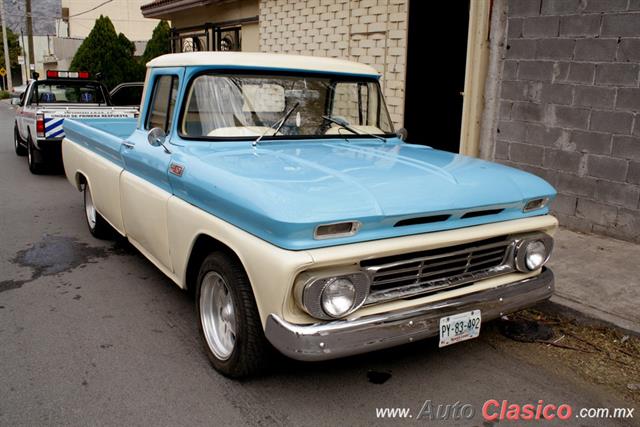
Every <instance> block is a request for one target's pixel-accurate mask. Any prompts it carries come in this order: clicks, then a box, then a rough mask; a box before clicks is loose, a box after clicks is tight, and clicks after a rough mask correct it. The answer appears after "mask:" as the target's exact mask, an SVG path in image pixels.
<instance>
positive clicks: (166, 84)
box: [120, 69, 180, 272]
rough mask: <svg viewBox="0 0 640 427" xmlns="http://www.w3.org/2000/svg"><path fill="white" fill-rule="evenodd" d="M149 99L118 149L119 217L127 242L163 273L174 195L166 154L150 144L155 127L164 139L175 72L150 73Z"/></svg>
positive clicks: (176, 77)
mask: <svg viewBox="0 0 640 427" xmlns="http://www.w3.org/2000/svg"><path fill="white" fill-rule="evenodd" d="M149 80H150V81H149V84H150V85H151V94H150V100H149V101H148V102H147V108H146V111H145V112H144V114H145V116H144V120H143V121H141V126H140V127H139V129H137V130H136V131H135V132H134V133H133V135H131V137H129V139H128V140H126V141H124V143H123V144H122V148H121V153H122V158H123V159H124V163H125V171H124V172H123V173H122V175H121V178H120V188H121V193H120V197H121V202H122V216H123V220H124V228H125V231H126V234H127V237H128V238H129V240H130V241H131V243H132V244H133V245H134V246H136V247H137V248H138V249H139V250H140V251H141V252H142V253H144V254H145V255H146V256H147V257H148V258H149V259H151V261H153V262H154V263H155V264H156V265H158V267H160V268H161V269H162V270H163V271H165V272H172V271H173V266H172V265H171V257H170V255H169V236H168V230H167V202H168V200H169V198H170V197H171V196H172V194H173V189H172V187H171V184H170V182H169V175H168V169H169V164H170V163H171V153H169V152H167V151H168V150H165V149H164V148H163V147H154V146H152V145H150V144H149V142H148V139H147V136H148V133H149V131H150V130H151V129H153V128H160V129H162V130H163V131H164V132H165V133H166V134H167V138H166V142H167V143H168V142H169V140H170V138H171V135H170V129H171V125H172V121H173V116H174V115H175V105H176V99H177V93H178V85H179V82H180V79H179V74H178V70H174V69H163V70H161V71H157V72H155V73H154V74H152V75H151V76H150V79H149Z"/></svg>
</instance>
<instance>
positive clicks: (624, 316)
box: [549, 229, 640, 334]
mask: <svg viewBox="0 0 640 427" xmlns="http://www.w3.org/2000/svg"><path fill="white" fill-rule="evenodd" d="M549 266H550V267H551V268H552V269H553V272H554V273H555V276H556V294H555V295H554V296H553V297H552V299H551V302H553V303H555V304H559V305H561V306H564V307H569V308H570V309H573V310H575V311H578V312H579V313H581V314H584V315H585V316H587V317H591V318H595V319H597V320H602V321H604V322H607V323H612V324H614V325H615V326H618V327H621V328H623V329H627V330H630V331H633V332H635V333H638V334H640V245H637V244H633V243H629V242H624V241H621V240H616V239H613V238H609V237H602V236H597V235H588V234H582V233H576V232H573V231H569V230H565V229H560V230H559V231H558V233H557V234H556V236H555V249H554V253H553V255H552V257H551V261H550V262H549Z"/></svg>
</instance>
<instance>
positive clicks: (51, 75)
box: [47, 70, 89, 79]
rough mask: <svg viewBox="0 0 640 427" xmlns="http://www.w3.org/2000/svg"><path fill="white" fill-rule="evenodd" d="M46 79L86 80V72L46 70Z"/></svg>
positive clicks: (87, 73)
mask: <svg viewBox="0 0 640 427" xmlns="http://www.w3.org/2000/svg"><path fill="white" fill-rule="evenodd" d="M47 78H48V79H88V78H89V72H88V71H58V70H47Z"/></svg>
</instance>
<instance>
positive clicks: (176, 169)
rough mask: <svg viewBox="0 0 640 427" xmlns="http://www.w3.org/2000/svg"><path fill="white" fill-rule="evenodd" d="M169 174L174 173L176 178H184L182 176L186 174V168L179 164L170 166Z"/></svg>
mask: <svg viewBox="0 0 640 427" xmlns="http://www.w3.org/2000/svg"><path fill="white" fill-rule="evenodd" d="M169 173H172V174H174V175H175V176H182V174H183V173H184V166H182V165H179V164H177V163H171V164H170V165H169Z"/></svg>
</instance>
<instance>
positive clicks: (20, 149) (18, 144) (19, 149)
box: [13, 125, 27, 156]
mask: <svg viewBox="0 0 640 427" xmlns="http://www.w3.org/2000/svg"><path fill="white" fill-rule="evenodd" d="M13 145H14V148H15V150H16V154H17V155H18V156H25V155H26V154H27V149H26V148H25V147H24V145H22V138H20V133H19V132H18V125H15V126H14V127H13Z"/></svg>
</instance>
